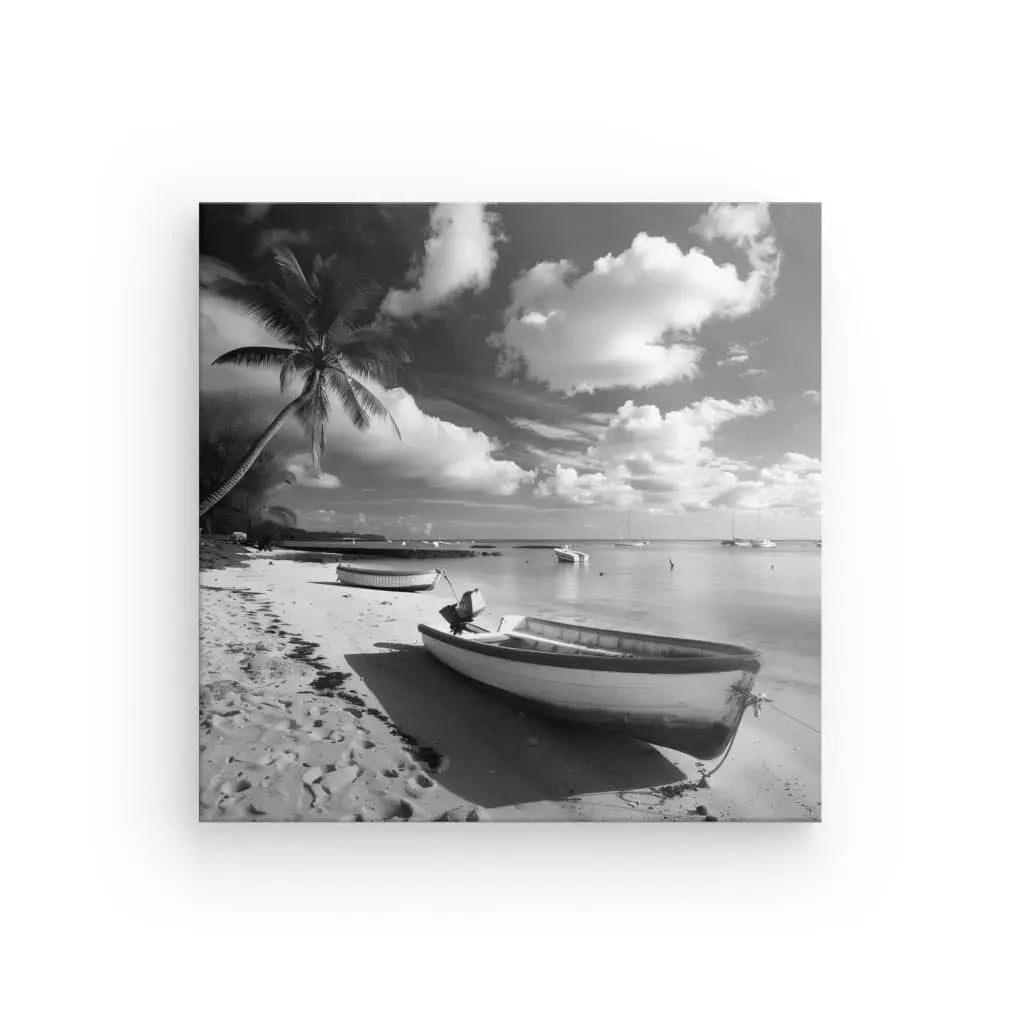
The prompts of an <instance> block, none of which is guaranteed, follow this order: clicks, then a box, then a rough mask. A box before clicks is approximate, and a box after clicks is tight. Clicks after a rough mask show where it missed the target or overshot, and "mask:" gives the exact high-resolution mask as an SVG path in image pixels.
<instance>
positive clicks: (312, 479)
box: [285, 452, 341, 490]
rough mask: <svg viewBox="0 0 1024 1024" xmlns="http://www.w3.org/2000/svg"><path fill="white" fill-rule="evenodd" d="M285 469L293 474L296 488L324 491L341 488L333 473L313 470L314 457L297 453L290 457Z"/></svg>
mask: <svg viewBox="0 0 1024 1024" xmlns="http://www.w3.org/2000/svg"><path fill="white" fill-rule="evenodd" d="M285 469H286V470H287V471H288V472H289V473H291V475H292V482H293V485H294V486H296V487H314V488H322V489H324V490H335V489H337V488H338V487H341V481H340V480H339V479H338V478H337V477H336V476H335V475H334V474H333V473H323V472H321V473H317V472H316V471H315V470H314V469H313V458H312V456H310V455H308V454H306V453H304V452H297V453H296V454H294V455H291V456H289V457H288V463H287V465H286V466H285Z"/></svg>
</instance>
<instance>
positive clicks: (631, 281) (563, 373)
mask: <svg viewBox="0 0 1024 1024" xmlns="http://www.w3.org/2000/svg"><path fill="white" fill-rule="evenodd" d="M712 210H715V208H714V207H712ZM722 220H723V215H722V214H720V213H715V215H714V223H713V224H711V223H710V222H709V227H708V228H707V230H709V231H711V230H717V231H721V230H722V226H721V224H720V223H719V222H720V221H722ZM758 225H760V221H758ZM751 230H753V227H751ZM759 231H760V228H759ZM712 237H713V236H712ZM730 238H731V239H732V240H733V241H735V242H736V244H738V245H739V246H740V248H741V249H742V250H743V251H744V252H745V253H746V254H747V256H748V258H749V259H750V261H751V266H752V268H753V269H752V270H751V271H750V273H749V274H748V275H747V276H746V277H745V278H744V277H741V276H740V273H739V272H738V271H737V269H736V267H735V266H733V265H732V264H730V263H725V264H718V263H716V262H715V261H714V260H713V259H711V258H710V257H709V256H707V255H706V254H705V253H704V252H702V251H701V250H700V249H690V250H687V251H685V252H684V251H683V250H682V249H680V248H679V246H678V245H676V244H675V243H674V242H670V241H669V240H668V239H666V238H658V237H652V236H650V235H648V234H645V233H641V234H639V235H637V236H636V237H635V238H634V239H633V241H632V243H631V245H630V246H629V248H628V249H625V250H624V251H623V252H621V253H619V254H618V255H611V254H609V255H607V256H603V257H602V258H601V259H598V260H595V261H594V264H593V266H592V267H591V268H590V269H589V270H588V271H587V272H585V273H581V272H580V271H579V269H578V268H577V267H576V266H575V265H574V264H573V263H571V262H569V261H568V260H561V261H559V262H544V263H538V264H537V265H535V266H534V267H532V268H531V269H530V270H528V271H526V272H525V273H524V274H522V275H521V276H520V277H519V278H518V279H516V280H515V281H514V282H513V283H512V286H511V293H512V295H511V303H510V305H509V307H508V309H507V310H506V311H505V320H506V322H505V326H504V328H503V330H502V331H501V332H500V333H499V334H496V335H493V336H492V337H491V338H490V339H489V341H490V343H491V344H492V345H493V346H494V347H496V348H497V349H499V351H500V358H499V370H500V372H502V373H504V374H506V375H525V376H528V377H530V378H532V379H534V380H537V381H541V382H544V383H547V384H548V385H550V386H551V387H552V388H554V389H556V390H559V391H563V392H565V393H566V394H575V393H577V392H592V391H595V390H597V389H600V388H610V387H619V386H630V387H636V388H646V387H651V386H653V385H655V384H662V383H666V382H669V381H674V380H681V379H687V378H693V377H695V376H696V375H697V373H698V365H699V362H700V357H701V354H702V349H701V348H699V347H698V346H696V345H694V344H692V343H691V342H692V336H693V334H694V332H696V331H697V330H698V329H699V328H700V327H701V325H702V324H704V323H705V322H706V321H707V320H709V319H711V318H712V317H738V316H742V315H744V314H746V313H749V312H750V311H751V310H753V309H755V308H757V306H759V305H760V304H761V302H762V301H764V299H765V298H766V297H767V296H768V295H769V294H770V293H771V290H772V289H773V288H774V276H773V273H774V272H773V268H774V270H775V271H777V266H778V260H777V256H776V258H774V259H772V258H771V256H770V255H769V254H770V252H774V251H775V249H774V244H775V243H774V239H773V238H772V236H771V233H770V222H769V228H768V234H760V233H759V234H757V235H754V236H749V235H747V234H744V233H743V231H741V230H740V228H739V227H738V226H736V227H733V228H732V233H731V235H730Z"/></svg>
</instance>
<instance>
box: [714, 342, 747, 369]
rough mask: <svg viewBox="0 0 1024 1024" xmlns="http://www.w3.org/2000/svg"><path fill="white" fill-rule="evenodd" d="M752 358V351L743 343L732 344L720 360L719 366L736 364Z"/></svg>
mask: <svg viewBox="0 0 1024 1024" xmlns="http://www.w3.org/2000/svg"><path fill="white" fill-rule="evenodd" d="M748 359H750V353H749V352H748V351H747V350H746V349H745V348H744V347H743V346H742V345H730V346H729V351H728V352H726V354H725V358H724V359H719V360H718V365H719V366H735V365H736V364H737V363H745V362H747V360H748Z"/></svg>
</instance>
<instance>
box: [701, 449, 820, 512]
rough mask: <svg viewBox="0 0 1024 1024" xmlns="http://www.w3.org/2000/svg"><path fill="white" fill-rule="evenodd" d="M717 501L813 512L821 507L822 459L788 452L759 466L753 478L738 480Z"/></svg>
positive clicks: (772, 508)
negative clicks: (758, 470)
mask: <svg viewBox="0 0 1024 1024" xmlns="http://www.w3.org/2000/svg"><path fill="white" fill-rule="evenodd" d="M718 503H719V504H722V505H726V506H729V507H732V508H740V509H756V510H758V511H761V510H765V511H768V510H775V511H784V512H798V513H802V514H805V515H812V514H815V513H817V512H819V511H820V510H821V460H820V459H816V458H814V457H812V456H810V455H802V454H801V453H799V452H787V453H786V456H785V458H784V459H783V461H782V462H778V463H776V464H775V465H773V466H768V467H767V468H765V469H762V470H761V471H760V473H758V475H757V477H756V479H754V480H742V481H739V482H738V483H737V484H736V486H735V487H734V488H733V489H732V490H730V491H729V492H727V493H725V494H723V495H722V496H721V498H720V501H719V502H718Z"/></svg>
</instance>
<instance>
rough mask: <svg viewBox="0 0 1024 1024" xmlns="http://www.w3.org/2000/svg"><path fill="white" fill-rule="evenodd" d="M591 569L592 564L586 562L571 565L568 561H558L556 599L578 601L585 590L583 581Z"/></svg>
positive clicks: (556, 566)
mask: <svg viewBox="0 0 1024 1024" xmlns="http://www.w3.org/2000/svg"><path fill="white" fill-rule="evenodd" d="M589 571H590V566H589V565H587V564H586V563H585V562H584V563H583V564H582V565H579V564H577V565H569V564H568V563H567V562H560V563H556V565H555V588H554V597H555V600H556V601H577V600H578V599H579V597H580V594H581V593H582V591H583V588H582V582H583V580H584V579H585V578H586V575H587V573H588V572H589Z"/></svg>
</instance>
